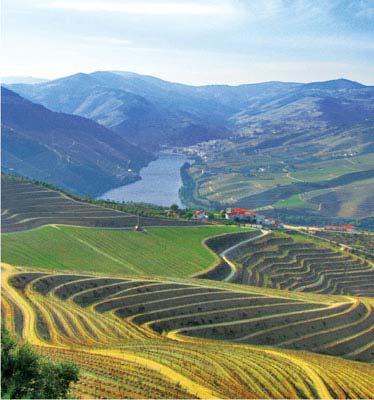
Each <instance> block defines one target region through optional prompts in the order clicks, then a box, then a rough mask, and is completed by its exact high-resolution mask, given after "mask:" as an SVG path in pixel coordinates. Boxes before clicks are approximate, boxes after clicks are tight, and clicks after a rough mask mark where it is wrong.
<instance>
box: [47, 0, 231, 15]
mask: <svg viewBox="0 0 374 400" xmlns="http://www.w3.org/2000/svg"><path fill="white" fill-rule="evenodd" d="M40 6H41V7H43V8H44V7H46V8H57V9H67V10H75V11H83V12H111V13H115V12H118V13H124V14H139V15H227V14H228V13H231V12H232V11H233V8H232V7H231V5H230V4H229V2H223V1H211V2H207V3H205V4H202V3H201V2H192V1H190V2H188V1H169V2H151V1H148V2H147V1H109V2H107V1H103V0H102V1H100V0H93V1H90V0H54V1H47V2H44V3H41V4H40Z"/></svg>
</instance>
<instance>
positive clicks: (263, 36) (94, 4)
mask: <svg viewBox="0 0 374 400" xmlns="http://www.w3.org/2000/svg"><path fill="white" fill-rule="evenodd" d="M2 19H3V23H2V51H3V53H2V54H3V57H2V60H3V64H2V75H3V76H8V75H12V76H14V75H24V76H30V75H31V76H36V77H44V78H55V77H59V76H64V75H70V74H73V73H76V72H91V71H95V70H123V71H133V72H138V73H145V74H149V75H154V76H158V77H161V78H163V79H167V80H173V81H179V82H185V83H192V84H205V83H228V84H237V83H244V82H260V81H269V80H282V81H300V82H306V81H315V80H328V79H335V78H341V77H344V78H347V79H353V80H357V81H360V82H362V83H366V84H374V0H246V1H245V0H207V1H204V0H199V1H197V0H164V1H162V0H160V1H158V0H105V1H104V0H3V1H2Z"/></svg>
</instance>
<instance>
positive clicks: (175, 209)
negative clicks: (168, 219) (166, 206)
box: [170, 204, 179, 212]
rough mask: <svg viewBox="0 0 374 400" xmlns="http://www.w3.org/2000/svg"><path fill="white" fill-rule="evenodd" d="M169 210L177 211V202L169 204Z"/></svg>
mask: <svg viewBox="0 0 374 400" xmlns="http://www.w3.org/2000/svg"><path fill="white" fill-rule="evenodd" d="M170 210H172V211H174V212H176V211H178V210H179V206H178V204H172V205H171V206H170Z"/></svg>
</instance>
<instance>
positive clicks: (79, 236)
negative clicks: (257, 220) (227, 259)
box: [2, 225, 248, 277]
mask: <svg viewBox="0 0 374 400" xmlns="http://www.w3.org/2000/svg"><path fill="white" fill-rule="evenodd" d="M247 230H248V229H247ZM230 232H243V228H237V227H232V226H203V227H179V228H176V227H167V228H165V227H164V228H149V229H147V230H146V232H135V231H132V230H107V229H105V230H104V229H90V228H79V227H70V226H69V227H68V226H60V225H57V226H47V227H42V228H39V229H36V230H33V231H28V232H19V233H12V234H4V235H2V260H3V261H4V262H6V263H9V264H13V265H24V266H33V267H44V268H50V269H56V270H74V271H96V272H106V273H109V272H110V273H113V274H119V273H121V274H155V275H163V276H180V277H182V276H184V277H185V276H190V275H192V274H195V273H197V272H199V271H202V270H205V269H207V268H209V267H211V266H213V265H214V264H215V263H217V259H216V256H215V255H214V254H213V253H212V252H211V251H210V250H208V249H207V248H206V247H205V246H204V245H203V244H202V241H203V240H204V239H206V238H208V237H211V236H215V235H220V234H223V233H230Z"/></svg>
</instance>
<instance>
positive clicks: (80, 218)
mask: <svg viewBox="0 0 374 400" xmlns="http://www.w3.org/2000/svg"><path fill="white" fill-rule="evenodd" d="M1 186H2V188H1V201H2V214H1V230H2V232H17V231H23V230H29V229H34V228H37V227H40V226H43V225H47V224H64V225H78V226H88V227H104V228H132V227H134V226H135V225H136V224H137V221H138V219H137V216H135V215H132V214H127V213H124V212H120V211H116V210H112V209H108V208H104V207H99V206H96V205H92V204H89V203H84V202H79V201H76V200H73V199H72V198H70V197H68V196H66V195H64V194H63V193H61V192H58V191H56V190H51V189H48V188H46V187H44V186H41V185H36V184H34V183H31V182H28V181H21V180H18V179H16V178H12V177H8V176H6V175H2V176H1ZM140 224H141V225H143V226H174V225H175V226H183V225H185V226H190V225H196V222H188V221H178V220H175V219H174V220H173V219H166V218H164V219H162V218H149V217H140Z"/></svg>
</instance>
